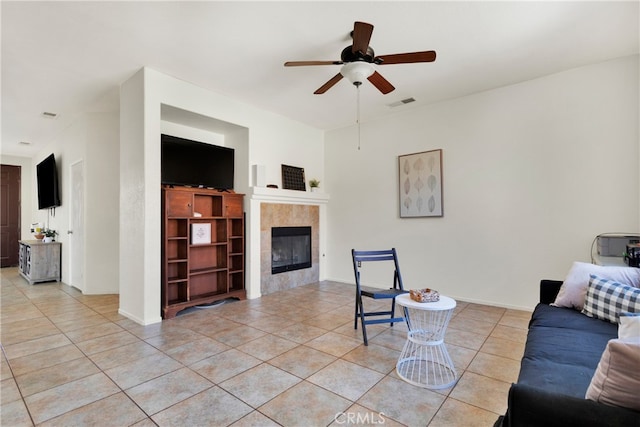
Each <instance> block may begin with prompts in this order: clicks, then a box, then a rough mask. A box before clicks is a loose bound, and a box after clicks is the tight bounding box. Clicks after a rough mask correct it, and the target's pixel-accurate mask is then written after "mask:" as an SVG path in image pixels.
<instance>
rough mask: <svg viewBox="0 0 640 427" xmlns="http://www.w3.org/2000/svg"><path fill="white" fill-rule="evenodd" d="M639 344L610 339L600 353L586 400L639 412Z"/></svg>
mask: <svg viewBox="0 0 640 427" xmlns="http://www.w3.org/2000/svg"><path fill="white" fill-rule="evenodd" d="M638 366H640V342H638V341H625V340H621V339H613V340H611V341H609V343H608V344H607V348H606V349H605V351H604V353H603V354H602V358H601V359H600V363H599V364H598V369H597V370H596V372H595V374H594V375H593V379H592V380H591V383H590V385H589V388H588V389H587V393H586V398H587V399H590V400H595V401H596V402H600V403H605V404H607V405H614V406H622V407H624V408H629V409H634V410H636V411H640V399H638V390H640V369H638Z"/></svg>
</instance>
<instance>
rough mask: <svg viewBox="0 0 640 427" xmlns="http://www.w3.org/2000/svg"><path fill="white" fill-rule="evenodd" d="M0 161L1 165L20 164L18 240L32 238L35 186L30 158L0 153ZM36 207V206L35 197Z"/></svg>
mask: <svg viewBox="0 0 640 427" xmlns="http://www.w3.org/2000/svg"><path fill="white" fill-rule="evenodd" d="M0 163H1V164H3V165H12V166H20V240H33V238H34V237H33V233H31V223H32V222H35V221H31V218H32V212H31V210H32V206H33V205H32V199H31V197H32V193H33V189H34V188H35V185H34V183H35V172H34V171H32V169H33V166H32V162H31V158H29V157H20V156H7V155H0ZM35 206H36V207H38V204H37V199H36V205H35Z"/></svg>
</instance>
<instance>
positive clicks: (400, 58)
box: [375, 50, 436, 65]
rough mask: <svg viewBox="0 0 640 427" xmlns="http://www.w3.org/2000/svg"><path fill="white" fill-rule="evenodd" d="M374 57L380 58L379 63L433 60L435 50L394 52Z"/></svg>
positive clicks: (408, 62)
mask: <svg viewBox="0 0 640 427" xmlns="http://www.w3.org/2000/svg"><path fill="white" fill-rule="evenodd" d="M375 59H376V60H382V62H381V63H380V65H390V64H411V63H415V62H433V61H435V60H436V52H435V51H434V50H427V51H424V52H411V53H396V54H394V55H382V56H377V57H376V58H375ZM376 62H377V61H376Z"/></svg>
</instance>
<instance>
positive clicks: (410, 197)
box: [398, 150, 443, 218]
mask: <svg viewBox="0 0 640 427" xmlns="http://www.w3.org/2000/svg"><path fill="white" fill-rule="evenodd" d="M398 169H399V180H398V182H399V185H400V189H399V190H400V191H399V194H400V218H414V217H426V216H427V217H428V216H442V215H443V206H442V150H431V151H423V152H421V153H414V154H405V155H401V156H398Z"/></svg>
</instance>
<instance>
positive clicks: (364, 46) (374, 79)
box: [284, 21, 436, 95]
mask: <svg viewBox="0 0 640 427" xmlns="http://www.w3.org/2000/svg"><path fill="white" fill-rule="evenodd" d="M372 33H373V25H371V24H367V23H366V22H357V21H356V22H355V23H354V25H353V31H352V32H351V37H352V38H353V44H352V45H351V46H347V47H345V48H344V49H343V50H342V53H341V54H340V60H339V61H288V62H285V63H284V66H285V67H299V66H307V65H342V68H341V69H340V72H339V73H338V74H336V75H335V76H333V77H332V78H331V79H330V80H329V81H328V82H326V83H325V84H323V85H322V86H320V88H318V90H316V91H315V92H313V93H314V94H316V95H320V94H323V93H325V92H326V91H328V90H329V89H331V88H332V87H333V86H334V85H335V84H336V83H338V82H339V81H340V80H342V78H343V77H347V79H349V81H350V82H351V83H353V84H354V85H355V86H360V85H361V84H362V81H363V80H364V79H367V80H369V81H370V82H371V83H372V84H373V85H374V86H375V87H376V88H378V90H379V91H380V92H382V93H383V94H385V95H386V94H387V93H389V92H391V91H393V90H394V89H395V87H393V85H392V84H391V83H389V81H388V80H387V79H385V78H384V77H382V75H381V74H380V73H378V71H376V69H375V67H374V66H373V64H375V65H391V64H411V63H416V62H433V61H435V59H436V52H435V51H433V50H427V51H423V52H411V53H396V54H392V55H381V56H375V53H374V51H373V49H372V48H371V46H369V41H370V40H371V34H372Z"/></svg>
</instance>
